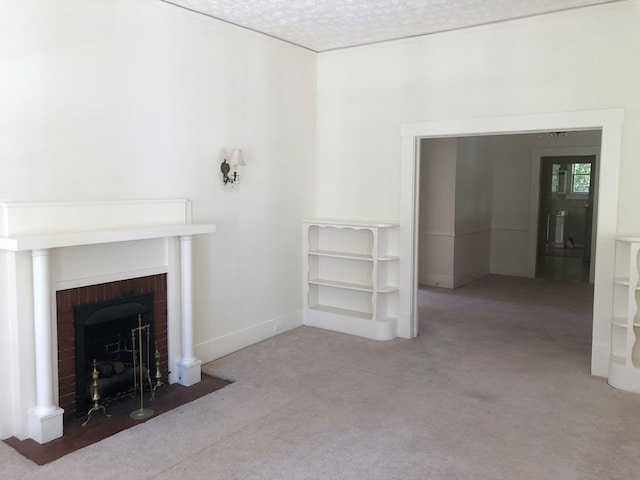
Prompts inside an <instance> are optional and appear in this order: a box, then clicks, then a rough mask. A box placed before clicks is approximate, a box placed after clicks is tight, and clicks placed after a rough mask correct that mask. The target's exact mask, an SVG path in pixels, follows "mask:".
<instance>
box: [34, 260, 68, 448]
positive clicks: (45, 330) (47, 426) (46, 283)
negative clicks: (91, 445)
mask: <svg viewBox="0 0 640 480" xmlns="http://www.w3.org/2000/svg"><path fill="white" fill-rule="evenodd" d="M31 257H32V263H33V323H34V329H35V364H36V407H35V408H34V409H33V410H32V411H31V412H30V435H31V438H33V439H34V440H36V441H37V442H38V443H46V442H49V441H51V440H54V439H56V438H59V437H61V436H62V414H63V413H64V410H62V409H61V408H58V407H57V406H56V404H57V399H56V398H54V383H53V382H54V368H53V366H54V361H53V359H54V358H57V350H55V354H54V347H55V345H54V342H53V338H54V337H53V334H52V331H53V323H54V320H53V318H52V315H51V284H50V277H49V251H48V250H34V251H32V252H31Z"/></svg>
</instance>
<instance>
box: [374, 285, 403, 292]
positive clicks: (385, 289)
mask: <svg viewBox="0 0 640 480" xmlns="http://www.w3.org/2000/svg"><path fill="white" fill-rule="evenodd" d="M398 290H400V288H398V287H394V286H391V285H389V286H385V287H379V288H378V289H377V290H376V291H377V292H378V293H393V292H397V291H398Z"/></svg>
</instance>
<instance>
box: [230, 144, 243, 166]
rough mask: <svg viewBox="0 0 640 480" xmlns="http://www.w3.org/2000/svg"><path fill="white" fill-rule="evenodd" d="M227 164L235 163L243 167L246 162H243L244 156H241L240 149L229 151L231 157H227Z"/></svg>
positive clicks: (233, 164)
mask: <svg viewBox="0 0 640 480" xmlns="http://www.w3.org/2000/svg"><path fill="white" fill-rule="evenodd" d="M229 165H231V166H233V167H235V166H236V165H240V166H242V167H244V166H245V165H246V163H244V158H242V150H239V149H237V148H235V149H233V150H232V151H231V157H229Z"/></svg>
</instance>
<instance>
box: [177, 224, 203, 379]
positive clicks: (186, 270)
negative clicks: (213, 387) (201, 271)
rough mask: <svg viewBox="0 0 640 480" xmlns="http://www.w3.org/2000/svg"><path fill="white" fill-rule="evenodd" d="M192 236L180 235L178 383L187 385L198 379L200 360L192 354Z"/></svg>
mask: <svg viewBox="0 0 640 480" xmlns="http://www.w3.org/2000/svg"><path fill="white" fill-rule="evenodd" d="M191 240H192V237H191V236H190V235H185V236H181V237H180V291H181V295H182V301H181V302H180V303H181V308H182V312H181V313H182V315H181V316H182V324H181V327H182V328H181V330H182V355H181V358H180V361H178V383H180V384H181V385H184V386H185V387H189V386H191V385H194V384H196V383H198V382H199V381H200V366H201V365H202V361H200V360H198V359H197V358H195V357H194V356H193V291H192V289H193V282H192V276H193V272H192V267H193V262H192V256H193V255H192V247H191V245H192V242H191Z"/></svg>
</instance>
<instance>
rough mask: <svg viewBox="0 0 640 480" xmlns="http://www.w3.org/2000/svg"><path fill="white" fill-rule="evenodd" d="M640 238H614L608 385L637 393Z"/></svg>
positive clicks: (639, 372) (639, 378) (639, 383)
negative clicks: (614, 253)
mask: <svg viewBox="0 0 640 480" xmlns="http://www.w3.org/2000/svg"><path fill="white" fill-rule="evenodd" d="M639 270H640V236H630V235H616V255H615V272H614V273H615V277H614V282H613V309H612V313H611V357H610V360H609V375H608V379H607V381H608V383H609V385H611V386H612V387H615V388H619V389H621V390H626V391H630V392H636V393H640V315H638V298H639V297H640V272H639Z"/></svg>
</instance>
